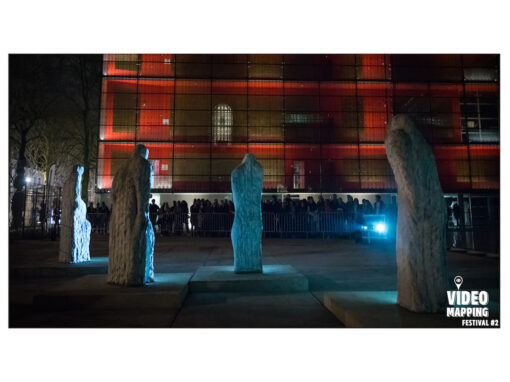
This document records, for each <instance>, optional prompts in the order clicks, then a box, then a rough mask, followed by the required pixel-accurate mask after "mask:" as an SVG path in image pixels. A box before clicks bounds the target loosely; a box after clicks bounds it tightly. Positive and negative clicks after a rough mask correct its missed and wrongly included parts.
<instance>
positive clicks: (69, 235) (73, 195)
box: [58, 166, 90, 263]
mask: <svg viewBox="0 0 510 382" xmlns="http://www.w3.org/2000/svg"><path fill="white" fill-rule="evenodd" d="M82 175H83V167H82V166H74V167H73V169H72V170H71V174H70V175H69V178H68V179H67V181H66V183H65V184H64V189H63V191H62V217H61V219H62V220H61V225H60V243H59V251H58V260H59V261H61V262H64V263H82V262H84V261H89V260H90V250H89V244H90V223H89V222H88V221H87V206H86V205H85V202H84V201H83V200H82V199H81V178H82Z"/></svg>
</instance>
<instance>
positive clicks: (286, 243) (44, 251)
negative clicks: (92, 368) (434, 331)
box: [9, 236, 499, 327]
mask: <svg viewBox="0 0 510 382" xmlns="http://www.w3.org/2000/svg"><path fill="white" fill-rule="evenodd" d="M263 248H264V249H263V253H264V263H265V264H290V265H292V266H294V267H295V268H296V269H297V270H298V271H299V272H301V273H303V274H304V275H305V276H306V277H307V278H308V279H309V284H310V292H307V293H291V294H270V293H266V294H261V293H242V294H240V293H192V294H189V295H188V297H187V298H186V300H185V302H184V304H183V306H182V307H181V308H180V309H179V310H176V311H150V312H147V311H143V312H140V311H137V310H136V309H134V310H127V311H119V310H116V311H104V310H95V311H79V312H77V311H73V312H67V313H65V314H64V313H61V312H44V311H40V310H38V309H35V308H34V307H33V306H32V298H33V296H34V295H37V294H41V293H44V292H45V291H47V290H50V289H51V288H52V287H55V286H59V285H62V283H63V282H69V281H71V280H72V279H73V277H76V276H77V275H75V276H72V275H62V274H58V276H52V277H49V276H48V275H45V276H44V277H41V275H39V274H37V272H34V269H39V268H41V267H52V266H53V267H56V266H57V265H55V259H56V258H57V255H58V242H51V241H19V242H15V243H11V244H10V254H9V259H10V280H9V294H10V326H11V327H55V326H56V327H90V326H94V327H97V326H99V327H116V326H128V327H132V326H134V327H137V326H142V327H143V326H149V327H171V326H174V327H341V326H342V324H341V323H340V322H339V321H338V320H337V319H336V318H335V317H334V316H333V315H332V314H331V313H330V312H329V311H328V310H327V309H326V308H325V307H324V306H323V304H322V301H323V299H322V297H323V293H324V292H327V291H355V290H358V291H362V290H365V291H368V290H372V291H377V290H380V291H384V290H395V289H396V263H395V249H394V247H392V246H391V245H381V244H372V245H368V244H356V243H354V242H353V241H351V240H346V239H326V240H322V239H265V240H264V242H263ZM107 252H108V241H107V237H105V236H93V237H92V240H91V256H92V257H93V258H94V259H95V261H96V262H95V269H94V272H105V273H106V269H107V268H106V264H107V263H106V259H105V257H106V256H107ZM232 256H233V255H232V247H231V243H230V240H229V239H228V238H199V239H192V238H188V237H182V238H159V237H158V238H157V241H156V247H155V271H156V272H160V273H188V272H189V273H194V272H195V271H196V269H197V268H198V267H199V266H202V265H230V264H232ZM448 265H449V274H450V280H452V279H453V277H454V276H455V275H457V274H459V275H461V276H462V277H463V278H464V284H463V288H465V289H466V290H469V289H484V290H488V291H489V294H490V298H491V300H493V301H499V258H487V257H485V256H473V255H468V254H465V253H450V252H449V253H448ZM452 288H453V283H452Z"/></svg>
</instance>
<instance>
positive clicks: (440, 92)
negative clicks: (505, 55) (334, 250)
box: [97, 54, 500, 192]
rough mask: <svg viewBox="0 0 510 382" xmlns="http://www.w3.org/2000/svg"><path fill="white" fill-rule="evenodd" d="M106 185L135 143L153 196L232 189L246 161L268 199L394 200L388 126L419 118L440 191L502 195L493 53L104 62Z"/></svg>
mask: <svg viewBox="0 0 510 382" xmlns="http://www.w3.org/2000/svg"><path fill="white" fill-rule="evenodd" d="M103 72H104V78H103V87H102V102H101V108H102V109H101V120H100V124H101V126H100V137H99V158H98V172H97V173H98V182H97V184H98V188H99V189H109V188H111V185H112V180H113V177H114V175H115V171H116V170H117V169H118V167H119V165H120V163H122V161H123V160H124V159H125V158H126V157H127V156H129V153H130V152H132V150H133V148H134V145H135V144H136V143H144V144H146V145H147V146H148V147H149V159H150V160H153V161H154V164H155V181H154V188H155V189H156V190H162V191H173V192H230V191H231V189H230V172H231V171H232V169H233V168H234V167H235V166H236V165H237V164H238V163H239V162H240V160H241V159H242V158H243V156H244V154H246V153H247V152H251V153H253V154H255V155H256V156H257V158H258V159H259V161H260V162H261V164H262V165H263V167H264V174H265V179H264V190H265V191H266V192H273V191H288V192H294V191H306V192H356V191H358V192H369V191H377V192H383V191H394V190H395V187H396V186H395V181H394V179H393V175H392V172H391V168H390V167H389V164H388V162H387V160H386V154H385V149H384V139H385V135H386V126H387V124H388V122H389V120H390V119H391V117H392V116H393V115H395V114H397V113H406V114H409V115H411V116H412V117H413V118H414V119H415V120H416V121H417V123H418V124H419V127H420V129H421V130H422V132H423V134H424V136H425V138H426V139H427V140H428V142H429V143H430V144H431V146H432V148H433V151H434V154H435V156H436V160H437V163H438V170H439V176H440V180H441V183H442V186H443V190H444V191H445V192H469V191H472V190H493V189H496V190H497V189H499V110H500V106H499V56H498V55H386V54H368V55H367V54H357V55H356V54H351V55H285V54H284V55H277V54H276V55H273V54H271V55H180V54H150V55H147V54H120V55H119V54H107V55H105V56H104V65H103Z"/></svg>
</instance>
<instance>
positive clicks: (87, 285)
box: [34, 273, 191, 311]
mask: <svg viewBox="0 0 510 382" xmlns="http://www.w3.org/2000/svg"><path fill="white" fill-rule="evenodd" d="M190 277H191V273H159V274H156V276H155V282H154V283H151V284H148V285H145V286H141V287H121V286H116V285H110V284H108V283H107V275H87V276H83V277H80V278H78V279H75V280H70V281H68V282H64V283H62V284H61V285H59V286H58V287H57V288H54V289H53V290H50V291H48V292H46V293H44V294H39V295H35V296H34V306H35V308H36V309H37V310H40V311H67V310H76V309H132V310H135V311H136V310H140V309H177V308H179V307H180V306H181V305H182V303H183V301H184V299H185V298H186V295H187V293H188V281H189V279H190Z"/></svg>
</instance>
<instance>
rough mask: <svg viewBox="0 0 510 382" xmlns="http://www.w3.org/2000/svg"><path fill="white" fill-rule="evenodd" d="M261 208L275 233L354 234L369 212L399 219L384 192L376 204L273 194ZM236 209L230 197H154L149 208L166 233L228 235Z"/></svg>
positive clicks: (158, 227)
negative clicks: (160, 200) (162, 199)
mask: <svg viewBox="0 0 510 382" xmlns="http://www.w3.org/2000/svg"><path fill="white" fill-rule="evenodd" d="M261 210H262V213H263V224H264V227H265V231H266V232H269V233H272V234H275V233H306V234H307V235H308V233H317V232H328V233H350V232H352V230H354V229H355V226H356V225H359V224H362V221H363V216H365V215H372V214H376V215H392V216H393V215H395V218H396V203H395V200H394V199H392V202H391V203H390V204H389V205H388V206H385V204H384V202H383V200H382V198H381V197H380V195H377V196H376V200H375V203H374V204H373V205H372V203H371V202H370V201H369V200H368V199H362V201H361V203H360V202H359V200H358V199H357V198H353V197H352V196H351V195H348V196H347V199H346V200H345V201H344V200H343V199H342V197H337V195H332V197H331V198H330V199H325V198H323V197H322V196H319V197H318V200H317V201H315V200H314V198H313V197H311V196H309V197H308V198H306V199H298V200H296V199H292V198H291V197H290V196H286V197H285V198H283V200H282V199H281V198H278V197H276V196H273V197H272V198H270V199H265V200H263V201H262V205H261ZM234 211H235V208H234V203H233V202H232V201H231V200H226V199H224V200H220V201H218V199H214V200H213V201H210V200H207V199H194V200H193V203H192V205H191V206H190V207H189V208H188V204H187V203H186V201H184V200H182V201H174V202H173V204H172V205H171V206H170V205H169V204H168V203H163V205H162V206H161V207H159V206H158V205H157V204H156V201H155V200H154V199H153V200H152V201H151V204H150V207H149V213H150V219H151V222H152V225H153V227H154V228H155V230H156V232H158V233H161V234H162V235H170V234H175V235H182V234H184V233H186V234H190V233H191V234H193V235H195V236H224V235H228V233H229V232H230V228H231V227H232V224H233V221H234Z"/></svg>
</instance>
